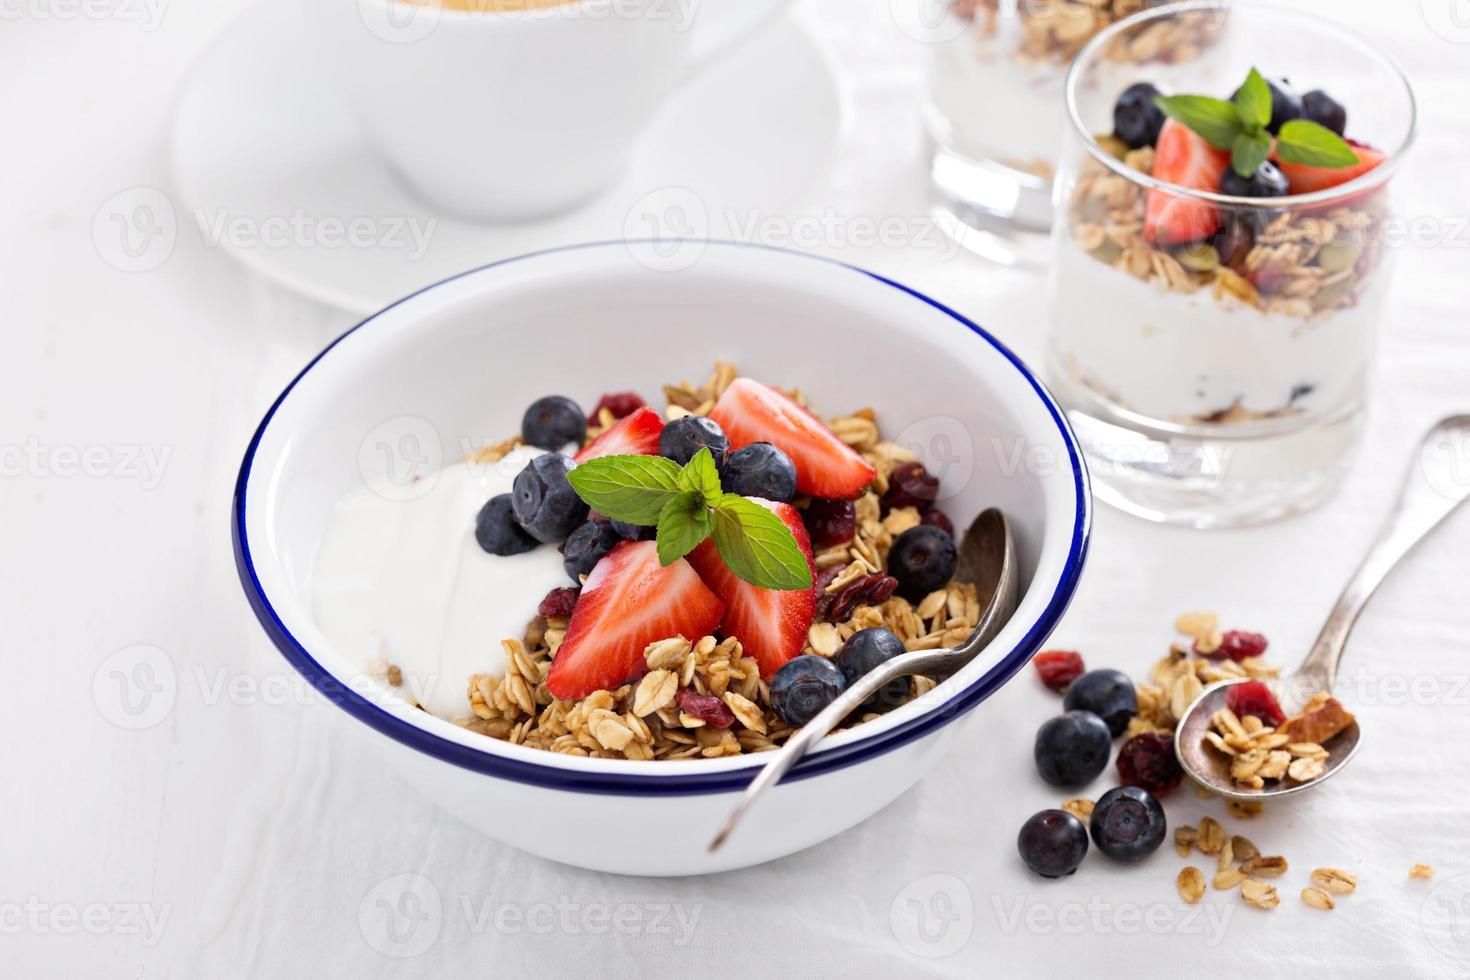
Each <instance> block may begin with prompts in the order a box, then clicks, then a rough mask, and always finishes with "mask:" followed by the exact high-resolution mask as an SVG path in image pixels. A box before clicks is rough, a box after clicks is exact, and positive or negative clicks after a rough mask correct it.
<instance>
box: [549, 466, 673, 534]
mask: <svg viewBox="0 0 1470 980" xmlns="http://www.w3.org/2000/svg"><path fill="white" fill-rule="evenodd" d="M567 480H568V481H569V482H570V483H571V485H572V489H573V490H575V491H577V496H579V497H581V498H582V499H583V500H585V501H586V502H587V505H588V506H589V507H591V508H592V509H593V510H595V511H597V512H598V513H600V514H603V515H604V516H606V517H610V518H612V519H613V520H615V521H625V522H626V523H628V524H656V523H658V515H659V512H660V511H662V510H663V508H664V505H665V504H666V503H668V502H669V499H670V498H671V497H675V496H678V494H679V492H680V491H679V464H678V463H676V462H674V461H673V460H672V459H665V458H664V457H662V456H603V457H601V458H600V459H589V460H588V461H587V462H585V463H583V464H581V465H580V466H578V467H576V468H574V469H573V470H572V471H571V472H570V473H568V474H567Z"/></svg>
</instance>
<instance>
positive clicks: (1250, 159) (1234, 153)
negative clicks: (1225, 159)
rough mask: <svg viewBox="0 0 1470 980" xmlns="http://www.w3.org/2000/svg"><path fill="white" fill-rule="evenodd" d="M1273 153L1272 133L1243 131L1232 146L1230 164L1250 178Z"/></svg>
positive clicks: (1243, 175) (1236, 170) (1242, 174)
mask: <svg viewBox="0 0 1470 980" xmlns="http://www.w3.org/2000/svg"><path fill="white" fill-rule="evenodd" d="M1270 155H1271V134H1270V133H1266V132H1259V133H1241V134H1240V135H1239V136H1237V137H1235V145H1234V146H1232V147H1231V148H1230V166H1232V167H1234V168H1235V172H1236V173H1238V174H1240V176H1242V177H1244V178H1246V179H1247V180H1249V179H1250V178H1251V177H1254V176H1255V175H1256V171H1257V170H1259V169H1261V164H1263V163H1265V162H1266V158H1267V157H1269V156H1270Z"/></svg>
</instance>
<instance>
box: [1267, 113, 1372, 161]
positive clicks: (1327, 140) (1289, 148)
mask: <svg viewBox="0 0 1470 980" xmlns="http://www.w3.org/2000/svg"><path fill="white" fill-rule="evenodd" d="M1276 155H1277V156H1279V157H1280V158H1281V159H1282V160H1283V161H1284V162H1286V163H1300V164H1305V165H1306V166H1308V167H1351V166H1352V165H1353V164H1355V163H1357V162H1358V155H1357V154H1356V153H1354V152H1353V148H1352V147H1351V146H1350V145H1348V142H1347V140H1345V139H1343V138H1342V137H1341V136H1338V135H1337V134H1336V133H1334V132H1333V131H1332V130H1330V129H1328V128H1327V127H1326V126H1323V125H1322V124H1320V123H1314V122H1312V121H1311V120H1309V119H1293V120H1292V121H1291V122H1289V123H1286V124H1285V125H1284V126H1282V127H1281V131H1280V132H1279V133H1277V134H1276Z"/></svg>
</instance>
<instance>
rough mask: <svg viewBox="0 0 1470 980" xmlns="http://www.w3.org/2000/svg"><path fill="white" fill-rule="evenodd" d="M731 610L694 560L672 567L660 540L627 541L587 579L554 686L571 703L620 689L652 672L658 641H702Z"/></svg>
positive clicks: (549, 680) (554, 669)
mask: <svg viewBox="0 0 1470 980" xmlns="http://www.w3.org/2000/svg"><path fill="white" fill-rule="evenodd" d="M724 612H725V604H724V603H722V602H721V601H720V600H719V597H718V596H716V595H715V594H714V593H713V592H711V591H710V590H709V589H708V588H707V587H706V586H705V584H704V583H703V582H702V581H700V579H699V575H698V574H697V573H696V572H695V571H694V569H693V567H691V566H690V564H689V563H688V562H687V561H685V560H684V559H682V558H680V559H679V560H678V561H676V562H674V563H673V564H672V565H670V566H669V567H668V568H664V567H663V566H661V565H660V564H659V562H658V546H657V545H655V544H654V543H653V542H652V541H624V542H622V543H621V544H619V545H618V546H617V547H615V548H613V550H612V551H609V552H608V553H607V555H606V556H605V557H604V558H603V559H602V561H600V562H598V563H597V565H596V567H594V568H593V569H592V574H591V575H588V576H587V582H586V584H585V585H583V586H582V595H581V596H580V597H579V598H578V599H577V606H576V608H575V609H573V610H572V621H571V623H569V624H568V625H567V636H566V639H565V640H563V641H562V644H561V646H560V647H558V648H557V651H556V657H555V659H553V660H552V662H551V672H550V673H549V674H548V675H547V677H546V686H547V688H548V689H549V690H550V691H551V693H552V694H553V695H555V696H556V697H558V698H561V699H563V700H566V701H575V700H577V699H578V698H585V697H586V696H587V695H589V694H592V693H593V692H595V691H612V690H616V689H617V688H619V687H621V686H622V685H623V684H626V683H627V682H628V681H631V680H633V679H635V678H637V677H641V676H642V675H643V674H644V672H645V671H646V670H647V664H646V662H645V661H644V659H643V651H644V649H645V648H647V646H648V645H649V644H650V643H654V642H656V641H658V640H666V639H668V638H669V637H672V636H683V637H684V638H686V639H688V640H692V641H697V640H699V639H700V638H701V637H704V636H707V635H709V634H710V633H713V632H714V631H715V629H716V628H717V627H718V626H719V625H720V617H721V616H722V615H723V614H724Z"/></svg>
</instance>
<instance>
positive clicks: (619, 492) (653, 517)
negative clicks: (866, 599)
mask: <svg viewBox="0 0 1470 980" xmlns="http://www.w3.org/2000/svg"><path fill="white" fill-rule="evenodd" d="M567 480H568V481H569V482H570V483H571V485H572V489H573V490H575V491H577V495H578V496H579V497H581V498H582V499H583V500H584V501H586V502H587V505H588V506H589V507H591V508H592V509H593V510H595V511H597V512H598V513H600V514H603V515H605V516H607V517H610V518H612V519H613V520H615V521H624V522H626V523H629V524H640V525H644V526H656V527H657V528H658V533H657V535H656V537H655V539H654V542H655V545H656V547H657V548H658V560H659V562H660V563H661V564H662V565H664V566H665V567H667V566H669V565H672V564H673V563H674V562H676V561H678V560H679V559H680V558H683V557H684V556H685V555H687V554H689V552H691V551H693V550H694V549H695V548H697V547H699V545H700V544H701V543H703V542H704V541H705V539H707V538H710V537H713V538H714V542H715V550H717V551H718V552H719V554H720V560H722V561H723V562H724V563H725V564H726V565H727V566H729V568H730V571H732V572H734V573H735V575H736V576H738V577H739V578H741V579H744V580H745V581H747V582H749V583H750V584H752V585H754V586H757V587H758V588H762V589H780V590H783V591H784V590H790V589H809V588H811V587H812V571H811V566H810V565H808V564H807V560H806V555H804V554H802V551H801V547H800V546H799V545H798V544H797V543H796V538H795V536H793V535H792V533H791V530H790V529H789V528H788V527H787V526H786V525H785V524H784V523H782V521H781V519H780V518H779V517H777V516H776V515H775V514H773V513H772V512H771V511H769V510H767V509H766V508H764V507H762V506H761V505H760V504H757V503H754V502H753V501H751V500H747V499H746V498H745V497H741V496H739V495H738V494H733V493H725V492H724V490H723V489H722V488H721V486H720V472H719V470H718V468H716V466H715V458H714V456H713V455H712V454H711V453H710V451H709V449H707V448H706V449H701V450H700V451H699V452H697V453H695V454H694V458H693V459H691V460H690V461H689V462H688V464H687V465H685V466H683V467H680V466H679V464H677V463H675V462H674V461H673V460H671V459H666V458H664V457H662V456H603V457H601V458H599V459H590V460H588V461H587V462H585V463H583V464H581V465H580V466H578V467H576V468H575V469H573V470H572V471H571V472H570V473H568V474H567Z"/></svg>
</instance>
